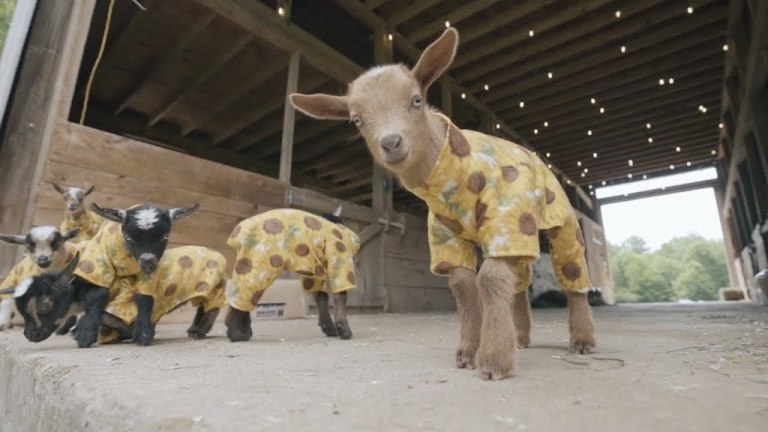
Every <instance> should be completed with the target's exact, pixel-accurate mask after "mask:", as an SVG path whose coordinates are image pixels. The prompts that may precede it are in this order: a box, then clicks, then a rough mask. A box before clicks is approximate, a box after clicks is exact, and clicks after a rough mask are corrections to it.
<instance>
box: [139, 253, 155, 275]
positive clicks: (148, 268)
mask: <svg viewBox="0 0 768 432" xmlns="http://www.w3.org/2000/svg"><path fill="white" fill-rule="evenodd" d="M139 267H141V271H142V272H144V273H145V274H150V273H152V272H154V271H155V269H156V268H157V257H156V256H154V255H151V254H142V255H141V256H140V257H139Z"/></svg>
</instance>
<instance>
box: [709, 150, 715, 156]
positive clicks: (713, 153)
mask: <svg viewBox="0 0 768 432" xmlns="http://www.w3.org/2000/svg"><path fill="white" fill-rule="evenodd" d="M709 153H710V154H711V155H712V156H714V155H716V154H717V150H712V151H711V152H709Z"/></svg>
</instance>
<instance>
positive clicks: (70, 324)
mask: <svg viewBox="0 0 768 432" xmlns="http://www.w3.org/2000/svg"><path fill="white" fill-rule="evenodd" d="M75 325H77V315H70V316H69V318H67V321H65V322H64V325H62V326H61V327H59V329H58V330H56V334H57V335H59V336H64V335H65V334H67V333H69V332H70V330H74V328H75Z"/></svg>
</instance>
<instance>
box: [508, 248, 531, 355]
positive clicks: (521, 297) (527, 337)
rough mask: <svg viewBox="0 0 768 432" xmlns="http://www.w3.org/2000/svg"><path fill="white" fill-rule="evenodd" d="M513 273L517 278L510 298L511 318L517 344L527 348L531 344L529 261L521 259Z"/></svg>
mask: <svg viewBox="0 0 768 432" xmlns="http://www.w3.org/2000/svg"><path fill="white" fill-rule="evenodd" d="M515 273H516V274H517V277H518V280H517V283H516V284H515V290H516V293H515V296H514V298H513V300H512V318H513V320H514V322H515V330H516V331H517V345H518V346H519V347H523V348H527V347H528V346H529V345H530V344H531V302H530V301H529V300H528V287H529V286H530V285H531V281H532V279H533V273H532V269H531V263H528V262H523V261H521V262H520V263H518V265H517V268H516V269H515Z"/></svg>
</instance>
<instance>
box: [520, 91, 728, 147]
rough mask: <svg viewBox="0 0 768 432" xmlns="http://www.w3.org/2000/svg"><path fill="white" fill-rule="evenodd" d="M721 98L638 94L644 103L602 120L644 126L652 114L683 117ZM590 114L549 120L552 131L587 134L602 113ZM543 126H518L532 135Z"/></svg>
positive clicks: (534, 121) (584, 112) (614, 110)
mask: <svg viewBox="0 0 768 432" xmlns="http://www.w3.org/2000/svg"><path fill="white" fill-rule="evenodd" d="M718 97H719V95H717V94H716V93H715V92H708V93H697V92H690V91H683V93H682V94H679V95H674V94H667V95H662V96H658V97H656V98H652V99H645V98H644V96H641V95H638V96H636V98H638V99H641V98H642V99H644V100H643V102H644V103H643V104H641V105H632V104H628V105H625V106H623V107H617V108H611V109H609V110H608V111H607V113H606V115H605V117H604V118H603V119H601V120H600V121H601V122H616V121H619V120H625V122H624V123H622V124H623V125H626V124H628V123H631V122H633V123H639V124H641V125H644V124H645V123H646V120H645V119H646V118H648V116H649V115H650V114H651V113H656V114H660V113H666V114H679V113H681V112H688V111H691V110H693V111H694V112H698V111H697V109H696V107H698V106H699V105H700V104H705V103H707V102H713V101H716V100H717V98H718ZM633 98H634V97H628V98H627V99H629V100H627V102H631V99H633ZM651 101H653V102H651ZM590 111H591V110H582V112H580V113H573V114H570V115H567V116H563V117H555V118H552V119H549V120H548V122H549V130H552V131H553V130H558V131H559V130H561V129H562V130H564V131H565V130H567V128H573V129H572V131H573V132H574V133H576V132H578V131H579V130H580V131H581V132H580V133H584V129H585V128H584V126H585V125H591V124H592V122H594V120H593V119H595V118H599V117H598V116H599V114H598V113H596V112H595V111H591V112H590ZM523 121H525V125H523V124H522V122H523ZM615 125H616V126H615V127H619V124H618V123H615ZM540 126H543V123H542V119H541V118H539V119H532V118H529V119H522V120H521V124H519V125H518V126H517V127H518V128H519V129H520V130H525V131H526V132H527V133H530V132H531V131H532V129H533V128H534V127H540ZM542 140H544V136H542V138H541V139H539V141H538V142H539V143H541V142H542Z"/></svg>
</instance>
